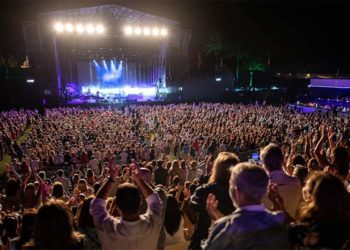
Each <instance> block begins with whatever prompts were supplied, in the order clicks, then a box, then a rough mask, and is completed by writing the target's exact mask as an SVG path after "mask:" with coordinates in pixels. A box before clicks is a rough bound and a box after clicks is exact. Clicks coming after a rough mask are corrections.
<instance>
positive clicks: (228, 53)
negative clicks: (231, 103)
mask: <svg viewBox="0 0 350 250" xmlns="http://www.w3.org/2000/svg"><path fill="white" fill-rule="evenodd" d="M247 56H248V52H247V51H246V50H244V49H243V48H242V47H241V45H240V43H236V44H226V45H225V57H226V58H234V59H235V62H236V74H235V76H236V88H239V66H240V63H241V61H242V60H243V59H244V58H246V57H247Z"/></svg>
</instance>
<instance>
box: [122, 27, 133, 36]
mask: <svg viewBox="0 0 350 250" xmlns="http://www.w3.org/2000/svg"><path fill="white" fill-rule="evenodd" d="M124 33H125V35H132V33H133V30H132V27H130V26H126V27H125V28H124Z"/></svg>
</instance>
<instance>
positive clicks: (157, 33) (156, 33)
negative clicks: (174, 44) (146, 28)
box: [152, 28, 159, 36]
mask: <svg viewBox="0 0 350 250" xmlns="http://www.w3.org/2000/svg"><path fill="white" fill-rule="evenodd" d="M152 35H153V36H159V29H158V28H153V29H152Z"/></svg>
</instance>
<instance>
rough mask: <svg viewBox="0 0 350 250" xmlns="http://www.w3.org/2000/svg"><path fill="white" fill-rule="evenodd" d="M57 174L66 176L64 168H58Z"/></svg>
mask: <svg viewBox="0 0 350 250" xmlns="http://www.w3.org/2000/svg"><path fill="white" fill-rule="evenodd" d="M57 176H58V177H63V176H64V172H63V169H59V170H57Z"/></svg>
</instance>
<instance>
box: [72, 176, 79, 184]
mask: <svg viewBox="0 0 350 250" xmlns="http://www.w3.org/2000/svg"><path fill="white" fill-rule="evenodd" d="M79 179H80V177H79V174H74V175H73V184H78V182H79Z"/></svg>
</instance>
